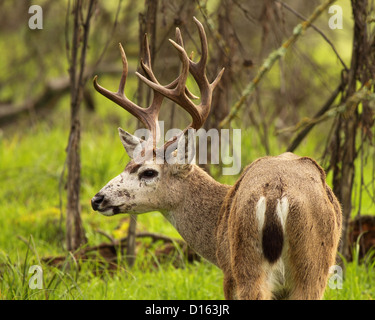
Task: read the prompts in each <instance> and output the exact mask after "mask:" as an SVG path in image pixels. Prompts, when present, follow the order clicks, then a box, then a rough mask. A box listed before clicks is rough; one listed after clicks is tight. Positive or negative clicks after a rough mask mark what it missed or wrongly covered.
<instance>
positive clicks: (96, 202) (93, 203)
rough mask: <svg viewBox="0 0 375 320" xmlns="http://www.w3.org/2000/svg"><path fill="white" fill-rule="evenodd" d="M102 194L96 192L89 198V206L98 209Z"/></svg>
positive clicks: (102, 198) (102, 197)
mask: <svg viewBox="0 0 375 320" xmlns="http://www.w3.org/2000/svg"><path fill="white" fill-rule="evenodd" d="M103 200H104V196H102V195H100V194H96V195H95V196H94V198H92V199H91V207H92V208H93V209H94V210H95V211H96V210H98V209H99V206H100V204H101V203H102V202H103Z"/></svg>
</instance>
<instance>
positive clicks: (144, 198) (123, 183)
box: [97, 163, 162, 216]
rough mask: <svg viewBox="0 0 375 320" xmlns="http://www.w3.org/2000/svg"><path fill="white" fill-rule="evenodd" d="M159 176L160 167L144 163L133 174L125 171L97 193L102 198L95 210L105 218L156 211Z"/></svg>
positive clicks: (160, 173)
mask: <svg viewBox="0 0 375 320" xmlns="http://www.w3.org/2000/svg"><path fill="white" fill-rule="evenodd" d="M161 176H162V170H161V166H160V165H156V164H149V163H144V164H142V165H140V166H139V167H138V169H137V170H134V172H131V170H125V171H124V172H122V173H121V174H120V175H118V176H117V177H115V178H114V179H112V180H111V181H109V182H108V183H107V184H106V185H105V186H104V187H103V188H102V189H101V190H100V191H99V192H98V194H97V195H100V196H102V197H104V198H103V201H102V202H101V203H100V205H99V206H98V208H97V210H98V211H99V212H100V213H102V214H103V215H106V216H111V215H114V214H117V213H144V212H149V211H153V210H158V205H159V204H160V201H159V199H158V194H157V187H158V184H159V181H160V179H161V178H162V177H161Z"/></svg>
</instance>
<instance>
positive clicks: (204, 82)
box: [94, 17, 224, 151]
mask: <svg viewBox="0 0 375 320" xmlns="http://www.w3.org/2000/svg"><path fill="white" fill-rule="evenodd" d="M194 22H195V24H196V25H197V27H198V31H199V36H200V40H201V49H202V55H201V59H200V60H199V61H198V62H197V63H195V62H193V61H192V60H191V59H190V58H189V57H188V55H187V53H186V51H185V49H184V46H183V41H182V36H181V32H180V29H179V28H176V42H175V41H173V40H169V41H170V42H171V43H172V45H173V46H174V47H175V48H176V50H177V51H178V54H179V56H180V60H181V62H182V71H181V74H180V75H179V76H178V77H177V78H176V79H175V80H174V81H172V82H171V83H170V84H168V85H166V86H163V85H161V84H160V83H159V82H158V80H157V79H156V77H155V75H154V73H153V71H152V66H151V58H150V50H149V45H148V41H147V35H145V37H144V43H143V46H144V49H145V50H144V52H145V55H144V57H143V58H142V59H141V66H142V69H143V71H144V72H145V74H146V76H143V75H141V74H140V73H138V72H136V75H137V76H138V77H139V78H140V79H141V80H142V81H143V82H144V83H146V84H147V85H148V86H149V87H150V88H152V89H153V92H154V97H153V100H152V102H151V105H150V106H149V107H148V108H142V107H140V106H138V105H136V104H135V103H134V102H132V101H131V100H129V99H128V98H127V97H126V96H125V94H124V88H125V83H126V78H127V75H128V62H127V59H126V55H125V52H124V49H123V48H122V46H121V44H119V47H120V51H121V57H122V65H123V70H122V75H121V80H120V84H119V89H118V91H117V92H111V91H109V90H107V89H105V88H103V87H102V86H100V85H99V84H98V82H97V76H95V78H94V87H95V89H96V90H97V91H98V92H100V93H101V94H102V95H104V96H105V97H107V98H108V99H110V100H112V101H113V102H115V103H116V104H118V105H119V106H120V107H122V108H123V109H125V110H127V111H128V112H130V113H131V114H132V115H133V116H135V117H136V118H137V119H139V120H140V121H141V122H142V123H143V124H144V125H145V126H146V128H147V129H149V130H150V131H151V135H150V138H149V139H148V140H147V141H146V147H151V146H152V150H153V151H156V144H157V142H158V141H159V139H160V128H159V124H158V116H159V112H160V107H161V104H162V102H163V99H164V97H167V98H169V99H170V100H172V101H174V102H176V103H177V104H178V105H180V106H181V107H182V108H183V109H185V110H186V111H187V112H188V113H189V114H190V115H191V117H192V122H191V124H190V125H189V126H188V127H186V128H185V129H184V130H183V132H185V131H186V130H187V129H189V128H194V129H199V128H201V127H202V126H203V124H204V122H205V121H206V119H207V117H208V114H209V113H210V108H211V101H212V92H213V90H214V89H215V87H216V85H217V84H218V82H219V81H220V79H221V76H222V74H223V72H224V68H223V69H222V70H221V71H220V72H219V74H218V75H217V77H216V79H215V80H214V81H213V82H212V83H210V82H209V81H208V79H207V76H206V65H207V55H208V45H207V37H206V33H205V31H204V28H203V25H202V24H201V23H200V22H199V21H198V20H197V19H196V18H195V17H194ZM189 72H190V73H191V74H192V76H193V77H194V79H195V81H196V82H197V85H198V87H199V90H200V93H201V102H200V104H199V105H196V104H194V103H193V102H192V100H191V99H198V97H196V96H195V95H193V94H192V93H191V92H190V91H189V90H188V89H187V87H186V80H187V77H188V75H189ZM176 140H177V137H174V138H173V139H171V140H170V141H168V142H167V143H165V144H164V145H163V149H164V150H165V149H166V148H167V146H169V145H171V144H172V143H174V142H175V141H176ZM151 142H152V144H151Z"/></svg>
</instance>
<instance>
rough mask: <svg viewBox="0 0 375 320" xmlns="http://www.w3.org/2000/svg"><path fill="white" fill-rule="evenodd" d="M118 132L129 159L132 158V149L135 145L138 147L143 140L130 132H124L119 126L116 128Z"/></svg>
mask: <svg viewBox="0 0 375 320" xmlns="http://www.w3.org/2000/svg"><path fill="white" fill-rule="evenodd" d="M118 133H119V135H120V139H121V142H122V145H123V146H124V148H125V151H126V153H127V154H128V156H129V157H130V158H131V159H133V158H134V150H135V149H136V148H137V147H139V148H140V147H141V144H142V142H143V140H142V139H140V138H138V137H136V136H133V135H132V134H130V133H129V132H126V131H125V130H123V129H121V128H118Z"/></svg>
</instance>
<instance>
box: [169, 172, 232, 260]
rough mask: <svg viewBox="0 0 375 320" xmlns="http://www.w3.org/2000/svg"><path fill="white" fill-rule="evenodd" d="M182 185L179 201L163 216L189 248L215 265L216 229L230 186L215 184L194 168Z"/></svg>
mask: <svg viewBox="0 0 375 320" xmlns="http://www.w3.org/2000/svg"><path fill="white" fill-rule="evenodd" d="M182 183H183V185H182V186H181V188H179V189H180V190H181V192H183V195H182V197H180V199H182V201H180V202H179V203H178V205H177V206H175V207H174V208H173V209H171V210H168V211H166V212H164V213H163V214H164V216H165V217H166V218H167V219H168V220H169V221H170V222H171V223H172V225H173V226H174V227H175V228H176V229H177V231H178V232H179V233H180V235H181V236H182V238H183V239H184V240H185V241H186V242H187V244H188V245H189V246H190V247H191V248H193V249H194V250H195V251H196V252H197V253H198V254H200V255H201V256H202V257H204V258H205V259H207V260H208V261H210V262H211V263H213V264H215V265H217V261H216V242H217V240H216V227H217V224H218V218H219V213H220V208H221V206H222V204H223V201H224V198H225V195H226V194H227V192H228V190H229V188H230V186H228V185H225V184H221V183H219V182H217V181H215V180H214V179H213V178H212V177H211V176H209V175H208V174H207V173H206V172H205V171H203V170H202V169H200V168H199V167H198V166H193V169H192V171H191V172H190V174H189V175H188V176H187V177H186V178H185V179H184V180H183V182H182Z"/></svg>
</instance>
